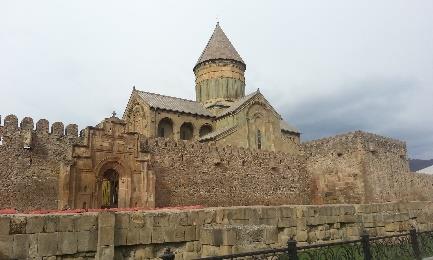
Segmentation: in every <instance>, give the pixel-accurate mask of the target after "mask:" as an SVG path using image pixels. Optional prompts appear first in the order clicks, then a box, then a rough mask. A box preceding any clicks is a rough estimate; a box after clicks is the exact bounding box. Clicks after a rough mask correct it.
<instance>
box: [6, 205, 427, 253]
mask: <svg viewBox="0 0 433 260" xmlns="http://www.w3.org/2000/svg"><path fill="white" fill-rule="evenodd" d="M412 227H415V228H416V229H417V230H418V231H427V230H432V229H433V204H432V203H431V202H410V203H385V204H368V205H365V204H360V205H349V204H341V205H324V206H279V207H265V206H255V207H226V208H204V209H181V210H156V211H137V212H99V213H97V212H95V213H81V214H46V215H31V214H29V215H23V214H17V215H0V259H5V260H6V259H17V258H18V259H25V258H32V259H41V258H43V259H59V258H60V259H63V258H67V259H106V260H108V259H117V260H122V259H156V258H158V257H159V256H161V255H162V254H163V250H164V249H165V248H166V247H168V246H169V247H171V248H172V249H173V250H174V252H175V255H176V259H185V260H187V259H194V258H198V257H202V256H203V257H204V256H216V255H223V254H231V253H241V252H246V251H251V250H257V249H260V248H262V249H264V248H275V247H285V246H286V242H287V240H288V239H296V240H297V241H298V243H299V245H305V244H316V243H326V242H333V241H344V240H350V239H359V236H360V234H361V232H363V231H366V232H368V233H369V234H370V236H384V235H394V234H399V233H403V232H407V231H408V230H409V229H411V228H412ZM56 257H58V258H56Z"/></svg>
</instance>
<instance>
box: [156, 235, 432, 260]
mask: <svg viewBox="0 0 433 260" xmlns="http://www.w3.org/2000/svg"><path fill="white" fill-rule="evenodd" d="M429 256H433V231H425V232H416V230H415V229H412V230H410V232H408V233H402V234H398V235H392V236H382V237H370V236H369V235H368V234H366V233H365V234H363V235H361V238H360V239H357V240H350V241H342V242H333V243H326V244H316V245H306V246H297V245H296V241H295V240H289V241H288V242H287V247H285V248H276V249H267V250H260V251H254V252H248V253H240V254H232V255H223V256H212V257H204V258H200V259H207V260H220V259H269V260H273V259H275V260H277V259H278V260H307V259H308V260H310V259H311V260H312V259H314V260H322V259H323V260H328V259H355V260H358V259H359V260H373V259H402V260H404V259H416V260H419V259H423V258H424V257H429ZM171 257H172V258H171ZM161 258H162V259H167V260H170V259H174V254H172V253H171V254H170V253H168V254H164V256H163V257H161Z"/></svg>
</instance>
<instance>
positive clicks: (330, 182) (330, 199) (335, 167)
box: [303, 131, 433, 204]
mask: <svg viewBox="0 0 433 260" xmlns="http://www.w3.org/2000/svg"><path fill="white" fill-rule="evenodd" d="M303 147H304V150H305V156H306V158H307V171H308V172H309V173H310V174H311V175H312V179H313V185H312V186H313V188H312V191H313V203H319V204H321V203H325V204H326V203H370V202H387V201H408V200H409V201H410V200H429V201H431V200H433V189H432V187H433V176H428V175H425V174H418V173H411V172H410V171H409V164H408V160H407V157H406V154H407V151H406V145H405V143H404V142H401V141H399V140H395V139H392V138H387V137H383V136H379V135H375V134H370V133H365V132H361V131H356V132H352V133H347V134H343V135H337V136H334V137H329V138H323V139H320V140H315V141H311V142H306V143H304V144H303Z"/></svg>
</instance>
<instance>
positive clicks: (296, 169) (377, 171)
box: [0, 116, 433, 211]
mask: <svg viewBox="0 0 433 260" xmlns="http://www.w3.org/2000/svg"><path fill="white" fill-rule="evenodd" d="M116 120H119V119H116ZM106 122H108V121H106ZM119 122H121V120H120V121H119ZM122 124H123V123H122ZM103 125H107V126H108V125H111V124H100V125H99V126H100V127H102V126H103ZM104 127H105V126H104ZM89 129H94V130H92V131H93V132H95V134H94V135H93V134H92V136H94V138H97V140H98V142H96V143H93V142H92V144H91V145H88V146H86V147H88V148H86V149H90V150H89V151H90V153H89V154H93V152H91V151H94V152H96V153H98V154H99V153H100V154H101V155H100V156H99V157H98V156H96V155H95V156H93V157H94V158H93V159H92V156H90V157H86V158H85V159H86V160H93V161H94V160H96V159H97V158H108V157H109V158H111V156H112V155H115V156H114V157H113V158H115V157H116V158H117V157H119V156H120V157H119V158H123V159H122V160H127V157H125V156H126V153H117V154H114V153H115V150H116V149H115V148H116V147H120V146H119V145H117V146H116V145H110V144H114V143H119V142H120V141H122V140H120V139H119V135H117V134H116V135H113V134H109V132H111V131H110V129H105V130H106V131H102V129H100V130H98V129H96V128H87V130H86V131H87V132H88V131H90V130H89ZM121 129H124V128H121ZM86 131H84V132H83V133H86ZM116 131H117V130H116ZM119 131H126V130H119ZM119 134H120V135H122V133H119ZM125 134H126V135H127V136H130V137H131V138H132V135H130V133H125ZM0 136H1V138H2V142H1V145H0V158H1V160H0V179H1V182H0V194H1V195H2V196H0V208H16V209H18V210H20V211H26V210H32V209H57V208H63V207H61V206H60V201H59V200H60V199H61V198H60V197H61V196H59V194H62V192H59V185H64V182H60V181H59V173H60V172H61V167H62V165H77V167H78V168H79V166H80V165H81V164H80V162H79V160H83V158H82V157H77V158H75V157H73V156H72V154H73V151H75V150H77V149H75V148H74V147H77V145H78V147H82V146H83V142H84V138H83V137H79V136H78V129H77V126H76V125H73V124H72V125H68V126H67V127H66V130H65V128H64V126H63V124H62V123H58V122H57V123H54V124H53V125H52V127H51V131H49V124H48V121H47V120H39V121H38V122H37V124H36V128H34V123H33V119H31V118H24V119H23V120H22V122H21V124H20V126H18V119H17V118H16V116H7V117H6V118H5V120H4V125H3V126H0ZM83 136H85V134H84V135H83ZM134 136H136V135H134ZM131 138H129V139H131ZM134 138H135V137H134ZM134 138H132V139H134ZM129 139H128V140H129ZM95 140H96V139H95ZM103 140H108V141H107V143H106V145H104V143H103V142H104V141H103ZM134 140H135V139H134ZM136 140H137V141H136V142H137V143H136V144H134V143H133V142H130V143H128V145H127V146H125V145H124V146H125V149H126V148H128V147H132V148H133V149H135V150H136V152H134V153H128V154H131V155H134V154H143V156H144V157H143V158H148V159H146V165H148V167H147V166H146V167H145V168H143V167H141V166H139V165H138V164H137V167H139V168H140V167H141V168H140V169H142V170H144V171H147V170H149V171H150V172H149V174H151V175H152V176H153V174H154V176H155V206H156V207H166V206H179V205H203V206H237V205H283V204H328V203H370V202H387V201H411V200H425V201H431V200H432V198H433V191H432V189H431V188H432V187H433V176H429V175H425V174H415V173H410V172H409V168H408V163H407V158H406V146H405V144H404V143H403V142H400V141H398V140H394V139H390V138H386V137H382V136H378V135H374V134H369V133H364V132H360V131H357V132H353V133H348V134H344V135H338V136H334V137H330V138H324V139H320V140H315V141H311V142H306V143H304V144H302V146H301V153H300V154H297V155H296V154H285V153H280V152H268V151H260V150H250V149H242V148H236V147H230V146H225V147H222V146H217V145H215V144H214V143H212V142H209V143H198V142H191V141H182V140H173V139H161V138H146V137H144V136H138V139H136ZM101 142H102V143H101ZM98 147H108V148H109V147H112V148H113V149H111V148H110V149H105V148H104V149H102V148H101V149H100V148H98ZM122 147H123V146H122ZM134 147H136V148H134ZM80 149H82V148H80ZM128 149H129V148H128ZM117 150H118V149H117ZM135 156H137V155H135ZM128 158H129V157H128ZM137 158H138V157H137ZM135 160H136V159H135ZM119 162H120V161H119ZM128 163H132V164H134V165H135V163H136V162H135V161H131V160H130V159H128ZM134 167H135V166H134ZM137 169H138V168H137ZM90 173H91V172H89V174H90ZM71 176H72V175H71ZM134 176H138V175H134ZM71 178H72V177H71ZM90 179H92V178H90ZM93 179H95V178H93ZM132 180H133V179H131V181H132ZM73 181H74V180H73V179H71V183H72V184H71V185H75V186H76V187H80V185H81V184H83V183H84V182H83V183H81V182H82V180H81V181H78V182H77V183H76V184H74V183H73ZM62 183H63V184H62ZM134 183H136V181H134ZM85 184H86V183H85ZM89 185H93V183H88V184H86V186H88V187H90V186H89ZM95 185H96V184H95ZM81 186H83V185H81ZM128 187H130V186H128ZM131 187H132V186H131ZM131 187H130V188H129V189H130V190H129V191H126V192H127V193H128V192H129V193H131V194H132V195H134V194H135V193H137V192H139V190H137V192H136V191H135V188H134V187H132V188H131ZM61 189H62V191H63V188H61ZM127 189H128V188H127ZM137 194H138V193H137ZM132 195H131V196H130V197H131V198H132V200H133V199H134V198H135V197H134V196H135V195H134V196H132ZM95 196H97V194H95ZM72 199H73V198H72ZM132 200H131V203H132V202H133V201H132ZM131 203H130V205H132V206H131V207H134V205H135V204H134V203H132V204H131ZM82 204H83V203H77V204H76V205H75V206H73V208H77V207H81V206H79V205H82ZM86 205H90V204H89V203H86ZM125 205H128V202H125ZM138 206H140V205H138ZM88 207H89V206H88ZM126 207H128V206H126Z"/></svg>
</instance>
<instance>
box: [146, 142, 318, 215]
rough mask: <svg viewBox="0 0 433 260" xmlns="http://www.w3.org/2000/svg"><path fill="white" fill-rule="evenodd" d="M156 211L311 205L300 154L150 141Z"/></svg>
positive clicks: (308, 180) (303, 161) (148, 145)
mask: <svg viewBox="0 0 433 260" xmlns="http://www.w3.org/2000/svg"><path fill="white" fill-rule="evenodd" d="M142 146H145V147H147V148H146V149H147V150H148V151H149V152H150V154H151V160H150V168H151V169H152V170H153V171H154V173H155V176H156V185H155V188H156V195H155V198H156V206H157V207H165V206H182V205H203V206H234V205H282V204H309V203H310V202H311V197H310V194H311V191H310V185H311V177H310V175H309V174H308V173H307V171H306V169H305V159H304V157H303V156H302V155H291V154H285V153H277V152H267V151H260V150H249V149H242V148H233V147H230V146H227V147H220V146H215V145H212V144H208V143H194V142H184V141H173V140H170V139H160V138H157V139H154V138H150V139H147V140H146V141H144V142H142Z"/></svg>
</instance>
